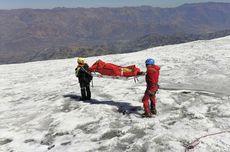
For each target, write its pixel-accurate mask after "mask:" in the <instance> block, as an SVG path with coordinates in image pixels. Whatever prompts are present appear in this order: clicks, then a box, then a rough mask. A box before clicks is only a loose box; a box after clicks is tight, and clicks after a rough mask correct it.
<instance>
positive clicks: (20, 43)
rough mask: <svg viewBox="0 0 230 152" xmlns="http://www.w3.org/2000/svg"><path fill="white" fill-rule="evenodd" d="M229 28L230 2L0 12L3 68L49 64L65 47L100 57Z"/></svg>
mask: <svg viewBox="0 0 230 152" xmlns="http://www.w3.org/2000/svg"><path fill="white" fill-rule="evenodd" d="M229 27H230V3H200V4H185V5H182V6H180V7H176V8H154V7H149V6H142V7H123V8H55V9H51V10H48V9H44V10H42V9H18V10H17V9H16V10H0V63H1V64H2V63H15V62H27V61H34V60H40V59H50V58H52V57H51V56H53V55H52V54H55V52H57V50H62V51H64V50H66V49H64V50H63V48H74V49H73V50H75V51H70V52H75V53H73V54H74V55H81V54H82V53H83V54H85V55H86V56H87V55H92V54H101V53H100V51H101V52H102V53H103V54H104V53H117V52H125V51H126V50H125V51H122V50H121V48H122V47H120V44H125V45H126V43H132V41H135V40H136V39H139V38H141V37H142V38H143V36H146V35H149V34H152V33H154V34H155V35H156V34H158V35H160V36H166V35H189V34H195V35H200V34H206V33H213V32H217V31H222V30H226V29H229ZM142 38H141V39H142ZM111 44H112V45H111ZM114 44H118V45H117V46H114ZM94 46H103V47H105V48H101V47H96V48H95V47H94ZM123 47H124V46H123ZM110 48H118V50H119V51H117V50H111V49H110ZM76 50H78V51H77V52H82V53H76ZM85 50H87V51H85ZM90 50H91V51H90ZM92 50H93V52H92ZM97 50H99V52H97ZM108 50H109V52H107V51H108ZM58 52H59V51H58ZM61 54H63V55H61V56H60V57H61V58H65V57H69V56H68V55H66V53H64V52H62V53H61ZM67 54H68V53H67ZM70 54H71V53H70ZM38 56H39V58H38Z"/></svg>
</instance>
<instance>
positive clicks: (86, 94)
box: [80, 84, 91, 100]
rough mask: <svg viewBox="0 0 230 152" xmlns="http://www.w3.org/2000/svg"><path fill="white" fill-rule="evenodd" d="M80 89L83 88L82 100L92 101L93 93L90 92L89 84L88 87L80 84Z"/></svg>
mask: <svg viewBox="0 0 230 152" xmlns="http://www.w3.org/2000/svg"><path fill="white" fill-rule="evenodd" d="M80 87H81V99H82V100H90V99H91V91H90V86H89V84H87V85H85V84H84V85H83V84H80Z"/></svg>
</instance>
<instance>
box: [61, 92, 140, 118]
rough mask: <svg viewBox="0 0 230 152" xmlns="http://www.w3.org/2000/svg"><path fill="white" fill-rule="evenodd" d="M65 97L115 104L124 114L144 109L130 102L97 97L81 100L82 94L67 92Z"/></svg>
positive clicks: (94, 102)
mask: <svg viewBox="0 0 230 152" xmlns="http://www.w3.org/2000/svg"><path fill="white" fill-rule="evenodd" d="M63 97H64V98H70V99H73V100H75V101H81V102H85V103H90V104H104V105H110V106H115V107H117V108H118V112H119V113H123V114H140V113H139V112H138V111H140V110H142V107H141V106H132V105H131V104H130V103H128V102H116V101H112V100H110V101H99V100H96V99H91V100H84V101H83V100H80V97H81V96H78V95H75V94H66V95H63Z"/></svg>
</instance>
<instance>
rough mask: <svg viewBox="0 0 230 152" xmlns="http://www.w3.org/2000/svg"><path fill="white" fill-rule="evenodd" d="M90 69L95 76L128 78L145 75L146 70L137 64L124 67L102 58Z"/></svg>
mask: <svg viewBox="0 0 230 152" xmlns="http://www.w3.org/2000/svg"><path fill="white" fill-rule="evenodd" d="M89 69H90V71H91V72H92V75H93V76H95V77H101V78H112V79H125V80H127V79H130V78H133V77H134V78H137V77H139V76H143V75H145V72H141V70H140V69H139V68H137V67H136V66H135V65H130V66H125V67H122V66H118V65H115V64H112V63H106V62H104V61H102V60H98V61H96V62H95V63H94V64H93V65H92V66H91V67H90V68H89Z"/></svg>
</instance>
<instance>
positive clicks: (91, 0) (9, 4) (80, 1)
mask: <svg viewBox="0 0 230 152" xmlns="http://www.w3.org/2000/svg"><path fill="white" fill-rule="evenodd" d="M204 2H225V3H230V0H177V1H172V0H154V1H153V0H39V1H35V0H10V1H9V0H1V1H0V9H20V8H34V9H50V8H55V7H66V8H76V7H85V8H89V7H124V6H142V5H148V6H153V7H162V8H165V7H177V6H179V5H183V4H185V3H204Z"/></svg>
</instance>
